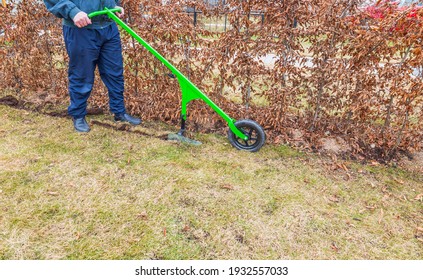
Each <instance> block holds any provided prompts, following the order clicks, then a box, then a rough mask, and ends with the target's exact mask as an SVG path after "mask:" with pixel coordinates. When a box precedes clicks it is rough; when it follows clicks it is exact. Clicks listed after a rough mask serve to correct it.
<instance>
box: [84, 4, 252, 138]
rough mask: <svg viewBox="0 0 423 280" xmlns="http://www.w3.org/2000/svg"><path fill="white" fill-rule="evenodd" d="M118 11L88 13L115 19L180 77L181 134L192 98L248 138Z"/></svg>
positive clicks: (234, 130)
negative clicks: (126, 21)
mask: <svg viewBox="0 0 423 280" xmlns="http://www.w3.org/2000/svg"><path fill="white" fill-rule="evenodd" d="M116 12H120V8H114V9H108V8H104V10H103V11H96V12H93V13H90V14H89V15H88V17H89V18H92V17H95V16H99V15H107V16H108V17H109V18H111V19H112V20H114V21H115V22H116V23H117V24H119V25H120V26H121V27H122V28H123V29H125V30H126V31H127V32H128V33H129V34H130V35H131V36H132V37H134V39H135V40H137V41H138V42H139V43H140V44H141V45H143V46H144V47H145V48H146V49H147V50H148V51H150V52H151V53H152V54H153V55H154V56H155V57H156V58H157V59H158V60H160V61H161V62H162V63H163V64H164V65H165V66H166V67H167V68H169V70H170V71H171V72H172V73H173V74H174V75H175V76H176V77H177V78H178V82H179V86H180V87H181V92H182V106H181V121H182V127H181V134H182V133H183V131H184V129H185V121H186V119H187V105H188V103H189V102H191V101H192V100H196V99H202V100H203V101H204V102H206V104H208V105H209V106H210V107H211V108H212V109H213V110H214V111H215V112H216V113H217V114H219V116H221V117H222V118H223V119H224V120H225V121H226V122H227V123H228V126H229V128H230V130H231V131H232V132H233V133H234V134H235V135H236V136H238V137H239V138H241V139H243V140H248V136H246V135H245V134H244V133H242V132H241V131H240V130H239V129H238V128H237V127H236V126H235V120H234V119H232V118H231V117H229V116H228V115H227V114H226V113H225V112H224V111H223V110H222V109H221V108H219V106H217V105H216V104H215V103H214V102H213V101H212V100H211V99H210V98H209V97H208V96H207V95H205V94H204V93H202V92H201V90H199V89H198V88H197V86H195V85H194V84H193V83H192V82H191V81H190V80H189V79H188V78H187V77H185V76H184V74H182V73H181V72H180V71H179V70H178V69H176V67H175V66H173V65H172V64H171V63H170V62H169V61H168V60H167V59H165V58H164V57H163V56H162V55H161V54H160V53H159V52H157V51H156V50H155V49H154V48H153V47H152V46H150V45H149V44H148V43H147V42H146V41H144V40H143V39H142V38H141V37H140V36H139V35H138V34H137V33H135V31H134V30H132V29H131V28H130V27H129V26H128V25H127V24H125V23H124V22H123V21H122V20H121V19H120V18H119V17H117V16H116V15H115V13H116Z"/></svg>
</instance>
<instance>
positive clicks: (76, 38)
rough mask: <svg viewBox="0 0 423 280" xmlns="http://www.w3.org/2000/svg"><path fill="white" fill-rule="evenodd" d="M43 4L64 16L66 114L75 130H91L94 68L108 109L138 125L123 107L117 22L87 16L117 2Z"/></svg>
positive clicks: (117, 118) (75, 0)
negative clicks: (88, 118) (89, 107)
mask: <svg viewBox="0 0 423 280" xmlns="http://www.w3.org/2000/svg"><path fill="white" fill-rule="evenodd" d="M44 4H45V5H46V7H47V9H48V10H49V11H50V12H51V13H52V14H54V15H55V16H56V17H59V18H63V37H64V41H65V45H66V51H67V53H68V56H69V69H68V78H69V96H70V106H69V107H68V114H69V115H70V116H72V119H73V124H74V127H75V130H76V131H78V132H89V131H90V127H89V125H88V123H87V121H86V120H85V115H86V114H87V110H86V109H87V100H88V98H89V96H90V94H91V90H92V87H93V84H94V71H95V68H96V67H98V69H99V72H100V77H101V79H102V81H103V82H104V84H105V85H106V87H107V89H108V94H109V106H110V111H111V112H112V113H113V114H114V119H115V121H124V122H128V123H130V124H132V125H138V124H140V123H141V119H139V118H135V117H132V116H130V115H129V114H127V113H126V110H125V104H124V98H123V91H124V81H123V59H122V46H121V41H120V35H119V31H118V28H117V25H116V23H115V22H114V21H112V20H111V19H109V18H108V17H107V16H97V17H94V18H92V19H90V18H88V14H89V13H91V12H94V11H99V10H103V9H104V8H105V7H107V8H116V7H117V8H121V7H119V6H118V5H119V1H115V0H90V1H84V0H44ZM123 14H124V10H123V8H121V12H120V13H117V14H116V15H117V16H118V17H123Z"/></svg>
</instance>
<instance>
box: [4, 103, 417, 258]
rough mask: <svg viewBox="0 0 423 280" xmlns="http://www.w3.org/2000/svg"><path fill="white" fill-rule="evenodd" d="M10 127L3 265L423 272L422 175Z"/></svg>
mask: <svg viewBox="0 0 423 280" xmlns="http://www.w3.org/2000/svg"><path fill="white" fill-rule="evenodd" d="M0 115H1V116H2V120H1V124H0V209H1V211H0V259H266V260H267V259H422V258H423V232H422V231H423V229H422V228H423V183H422V182H423V175H422V174H421V173H416V172H414V173H413V172H411V171H407V170H403V169H401V168H393V167H385V166H380V165H379V166H373V165H372V166H371V165H368V166H366V165H361V164H359V163H356V162H340V161H339V162H337V163H333V162H332V161H331V160H330V159H328V158H323V157H318V156H316V155H312V154H305V153H301V152H298V151H295V150H293V149H291V148H289V147H286V146H272V145H266V146H265V147H264V148H263V149H262V150H260V151H259V152H258V153H246V152H240V151H237V150H235V149H234V148H233V147H232V146H231V145H230V144H229V142H228V140H227V139H226V138H225V137H224V136H221V135H211V134H210V135H204V134H193V137H194V138H195V139H197V140H200V141H202V142H203V145H201V146H199V147H196V146H187V145H184V144H179V143H175V142H169V141H165V140H162V139H161V135H165V134H166V133H167V132H169V131H172V130H174V131H176V130H177V128H175V127H170V128H169V127H167V126H166V125H163V124H157V123H147V124H144V125H142V127H140V128H135V129H134V128H133V129H130V131H119V130H116V129H112V128H107V127H104V126H101V125H98V124H96V122H94V123H92V125H91V126H92V131H91V132H90V133H88V134H78V133H76V132H74V131H73V127H72V124H71V121H70V119H66V118H55V117H50V116H46V115H42V114H37V113H33V112H30V111H25V110H18V109H13V108H10V107H6V106H3V105H0ZM111 119H112V117H111V116H89V117H88V120H90V121H93V120H97V121H100V122H105V123H108V122H110V124H112V126H114V124H113V123H112V122H111V121H109V120H111ZM136 132H138V133H136ZM143 134H144V135H143ZM337 166H340V167H342V168H336V167H337ZM344 167H345V168H344Z"/></svg>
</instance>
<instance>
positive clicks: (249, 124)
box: [228, 120, 266, 152]
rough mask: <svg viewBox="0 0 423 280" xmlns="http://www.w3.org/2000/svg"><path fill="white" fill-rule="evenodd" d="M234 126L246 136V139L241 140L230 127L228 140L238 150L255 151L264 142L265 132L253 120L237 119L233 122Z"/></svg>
mask: <svg viewBox="0 0 423 280" xmlns="http://www.w3.org/2000/svg"><path fill="white" fill-rule="evenodd" d="M235 126H236V127H237V128H238V129H239V130H241V131H242V133H244V134H245V135H247V136H248V138H249V139H248V140H243V139H241V138H239V137H238V136H236V135H235V134H234V133H233V132H232V131H231V130H230V129H229V132H228V138H229V142H230V143H231V145H232V146H234V147H235V148H237V149H238V150H243V151H248V152H257V151H258V150H260V149H261V147H263V145H264V143H265V142H266V134H265V133H264V129H263V128H262V127H261V126H260V125H259V124H258V123H256V122H255V121H252V120H239V121H236V122H235Z"/></svg>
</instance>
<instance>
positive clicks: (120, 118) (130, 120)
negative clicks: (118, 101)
mask: <svg viewBox="0 0 423 280" xmlns="http://www.w3.org/2000/svg"><path fill="white" fill-rule="evenodd" d="M115 121H117V122H128V123H130V124H132V125H139V124H140V123H141V119H139V118H135V117H132V116H130V115H128V114H126V113H124V114H118V115H115Z"/></svg>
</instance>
